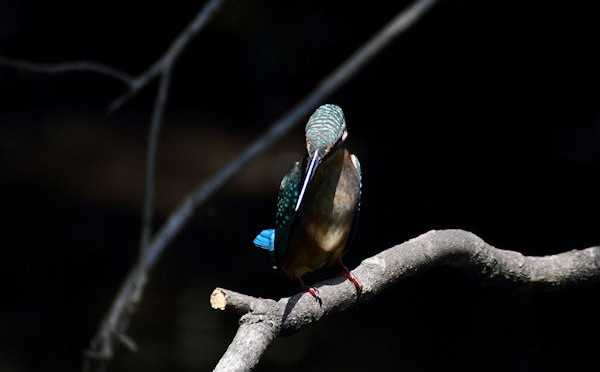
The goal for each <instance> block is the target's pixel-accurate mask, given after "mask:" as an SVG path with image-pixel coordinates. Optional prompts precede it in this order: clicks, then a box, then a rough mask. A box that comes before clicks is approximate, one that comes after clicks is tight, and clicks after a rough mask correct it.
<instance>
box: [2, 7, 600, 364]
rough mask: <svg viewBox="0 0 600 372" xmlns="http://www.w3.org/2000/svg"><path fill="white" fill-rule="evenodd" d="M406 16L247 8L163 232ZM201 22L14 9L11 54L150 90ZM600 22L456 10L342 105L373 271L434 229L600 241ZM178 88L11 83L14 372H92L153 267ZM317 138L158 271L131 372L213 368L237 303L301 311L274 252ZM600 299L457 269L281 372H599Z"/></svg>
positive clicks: (6, 253) (394, 298) (574, 11)
mask: <svg viewBox="0 0 600 372" xmlns="http://www.w3.org/2000/svg"><path fill="white" fill-rule="evenodd" d="M406 4H407V3H406V2H404V1H403V2H396V1H394V2H392V1H388V2H383V3H379V2H374V3H369V4H368V5H367V6H366V5H365V4H364V2H358V3H355V4H354V3H351V2H342V1H331V2H323V1H302V2H280V1H259V2H241V1H230V2H228V3H227V4H226V5H225V6H224V7H223V8H222V10H221V11H220V12H219V14H218V16H217V17H216V18H215V19H214V21H213V22H211V24H210V26H209V27H208V28H207V29H206V30H205V31H204V32H202V33H201V34H200V35H199V36H198V37H196V38H195V39H194V41H193V42H192V43H191V44H190V45H189V46H188V48H187V49H186V51H185V52H184V53H183V55H182V56H181V58H180V59H179V62H178V63H177V65H176V68H175V72H174V76H173V85H172V89H171V91H170V100H169V104H168V107H167V112H166V118H165V123H164V126H163V129H162V132H161V137H160V142H159V152H158V169H157V172H158V175H157V177H158V180H157V182H158V186H157V200H156V205H157V226H158V225H159V224H160V222H162V221H163V220H164V218H165V217H166V216H167V214H168V213H169V211H171V210H172V209H173V208H174V207H175V206H176V205H177V203H178V201H180V200H181V198H182V197H183V195H185V193H186V192H188V191H190V190H191V188H192V187H193V186H194V185H195V184H197V183H198V182H200V181H202V180H204V179H206V178H207V177H209V176H210V175H211V174H213V173H214V172H216V171H217V170H218V169H219V168H220V167H221V166H223V165H224V164H226V163H227V162H228V161H230V160H231V159H233V157H234V156H235V154H237V153H238V152H240V151H242V150H243V148H244V147H245V146H247V145H248V144H250V143H251V142H252V140H253V139H255V138H256V137H257V136H259V135H260V134H261V133H262V132H263V131H264V130H265V129H266V128H267V127H268V125H269V124H270V123H272V122H273V121H274V120H275V119H277V118H278V117H280V116H281V115H282V114H284V113H285V112H286V111H287V110H288V109H289V108H290V107H292V106H293V105H294V104H295V103H296V102H298V101H299V100H300V99H301V98H302V97H303V96H304V95H305V94H307V93H308V92H309V91H310V89H312V87H314V86H315V85H316V84H317V83H318V81H320V79H322V78H323V77H324V76H325V75H326V74H327V73H329V72H330V71H331V70H332V69H333V68H334V67H336V66H337V65H338V64H339V63H341V62H342V61H343V60H344V59H345V58H346V57H347V56H348V55H349V54H350V53H351V52H352V51H353V50H354V49H355V48H357V47H358V46H359V45H361V44H362V43H363V42H364V41H365V40H366V39H367V38H368V37H369V36H370V35H372V34H373V33H374V32H375V31H376V30H377V29H379V28H380V27H381V26H382V25H383V24H384V23H385V22H387V21H388V20H389V19H391V18H392V17H393V16H394V15H395V14H396V13H397V12H398V11H400V10H401V9H402V8H403V7H404V6H405V5H406ZM201 6H202V4H200V3H198V4H191V3H185V2H177V1H175V2H169V3H164V2H162V3H161V2H158V3H156V5H153V4H151V3H144V4H143V5H139V6H138V5H135V4H133V3H132V4H123V3H122V2H116V1H104V2H91V3H90V2H80V1H63V0H61V1H53V2H48V1H17V0H5V1H3V2H2V3H0V55H3V56H7V57H15V58H24V59H29V60H34V61H39V62H62V61H70V60H81V59H85V60H94V61H98V62H102V63H106V64H109V65H112V66H115V67H117V68H119V69H122V70H125V71H127V72H130V73H133V74H135V73H139V72H141V71H143V70H144V69H145V68H146V67H147V66H149V65H150V64H151V63H152V62H153V61H154V60H156V59H157V58H158V57H159V56H160V55H161V53H162V52H163V51H164V50H165V49H166V47H167V46H168V45H169V42H170V41H171V40H172V39H173V37H174V36H176V35H177V33H178V32H179V31H180V30H181V29H182V28H183V27H184V26H185V25H186V24H187V23H188V22H189V20H191V18H192V17H193V16H194V14H195V13H196V12H197V11H198V10H199V9H200V8H201ZM599 8H600V6H599V5H598V2H596V1H572V0H562V1H543V2H542V1H540V2H536V1H532V2H521V1H485V2H484V1H445V2H441V3H440V4H439V5H438V6H436V7H435V8H434V9H433V10H432V11H431V12H430V14H428V15H427V16H426V17H425V18H424V19H423V20H422V21H420V22H419V23H418V24H417V25H416V26H415V27H414V28H413V29H412V30H410V31H409V32H408V33H407V34H405V35H403V36H402V37H401V38H399V39H398V40H397V41H395V42H394V43H393V45H391V46H390V47H389V48H388V49H386V50H385V51H384V52H383V53H382V54H381V55H380V56H379V57H378V58H377V59H376V60H374V61H372V62H370V63H369V64H368V66H367V67H366V68H365V69H364V70H363V71H361V73H360V74H359V75H358V76H357V77H355V78H354V79H353V80H352V81H351V82H350V83H349V84H347V85H346V86H344V87H343V88H342V89H340V90H339V92H338V93H336V94H335V95H333V96H332V97H330V98H327V99H326V101H327V102H332V103H337V104H339V105H340V106H342V108H343V109H344V110H345V114H346V120H347V123H348V128H349V133H350V137H349V141H348V143H349V147H350V148H351V150H352V151H353V152H354V153H356V154H357V155H358V157H359V158H360V160H361V163H362V167H363V177H364V178H363V180H364V181H363V185H364V193H363V204H362V205H363V207H362V213H361V218H360V225H359V230H358V233H357V236H356V239H355V241H354V243H353V246H352V249H351V250H350V252H349V253H348V255H347V256H346V259H345V261H346V263H347V264H348V266H349V267H355V266H356V265H357V264H358V263H360V261H361V260H362V259H364V258H367V257H369V256H371V255H373V254H375V253H377V252H379V251H381V250H383V249H386V248H389V247H390V246H392V245H394V244H397V243H400V242H403V241H405V240H407V239H410V238H412V237H415V236H417V235H419V234H421V233H424V232H426V231H428V230H430V229H443V228H462V229H466V230H469V231H472V232H474V233H476V234H478V235H479V236H480V237H482V238H483V239H484V240H486V241H487V242H489V243H491V244H492V245H494V246H496V247H499V248H503V249H510V250H517V251H521V252H523V253H524V254H529V255H546V254H553V253H557V252H562V251H566V250H571V249H582V248H587V247H590V246H593V245H597V244H599V243H600V234H599V233H598V211H599V210H600V208H599V207H600V202H599V200H600V198H599V197H598V185H597V182H596V178H597V177H596V175H597V172H598V170H599V168H600V105H599V103H598V102H600V101H599V99H600V88H599V87H600V84H599V83H600V73H599V67H598V66H600V52H599V48H598V35H600V22H598V20H599V19H600V18H599V17H600V12H599V10H600V9H599ZM155 87H156V84H153V85H151V86H150V87H149V88H146V89H145V90H144V91H143V92H142V93H141V94H140V95H139V96H137V97H136V98H135V99H133V100H132V101H130V102H128V103H127V104H126V105H125V106H124V107H123V108H122V109H120V110H118V111H117V112H115V113H113V114H111V115H107V114H106V112H105V110H106V108H107V106H108V104H109V103H110V102H111V100H113V99H114V98H116V97H117V96H118V95H120V94H121V93H122V92H123V91H124V87H123V86H122V85H121V84H120V83H119V82H116V81H114V80H111V79H109V78H106V77H102V76H98V75H94V74H92V73H80V72H74V73H69V74H63V75H45V74H38V73H31V72H23V71H19V70H16V69H12V68H5V67H0V88H1V89H0V102H1V103H0V211H1V213H0V280H1V283H2V286H1V287H0V289H1V290H0V370H2V371H71V370H77V369H78V368H79V367H80V363H81V350H82V349H83V348H85V347H86V346H87V344H88V342H89V340H90V338H91V337H92V336H93V334H94V332H95V331H96V329H97V326H98V324H99V321H100V320H101V317H102V316H103V315H104V313H105V312H106V310H107V309H108V307H109V304H110V301H111V300H112V298H113V296H114V294H115V293H116V291H117V289H118V286H119V283H120V281H121V280H122V279H123V278H124V276H125V275H126V272H127V270H128V268H129V267H130V265H131V264H132V262H133V260H134V259H135V257H136V254H137V246H138V238H139V227H140V219H141V218H140V210H141V200H142V195H143V191H142V190H143V168H144V165H143V162H144V156H145V155H144V146H145V138H146V128H147V125H148V121H149V115H150V107H151V104H152V100H153V98H154V94H155V93H154V92H155ZM302 139H303V129H302V125H299V126H298V127H297V128H295V129H294V130H293V131H292V132H291V133H290V134H289V135H288V136H286V137H285V138H284V139H283V140H282V141H281V142H280V143H278V144H277V145H276V146H275V147H274V148H273V149H272V150H270V151H269V152H268V153H267V154H265V155H263V156H261V157H260V158H259V159H257V160H256V162H255V163H253V165H252V166H251V167H249V169H248V170H247V171H245V172H243V174H241V175H240V176H239V177H237V178H236V179H235V180H234V181H233V182H232V183H231V184H230V185H228V186H227V187H226V188H225V189H224V190H222V191H221V192H219V194H218V195H217V196H216V197H215V198H213V199H212V200H211V202H210V203H209V204H208V205H207V206H205V207H204V208H202V209H201V210H199V211H198V213H197V214H196V215H195V217H194V219H193V220H192V221H191V222H190V223H189V224H188V225H187V227H186V228H185V230H184V231H183V232H182V233H181V234H180V235H179V236H178V238H177V239H176V240H175V242H174V243H173V244H172V245H171V246H170V248H169V249H168V251H167V252H166V254H165V255H164V257H163V259H162V261H161V262H160V263H159V265H158V266H157V267H156V269H155V270H154V271H153V272H152V275H151V278H150V283H149V285H148V288H147V290H146V294H145V296H144V299H143V301H142V303H141V305H140V307H139V311H138V312H137V313H136V315H135V316H134V318H133V320H132V324H131V327H130V335H131V336H132V337H133V338H134V339H135V340H136V341H137V342H138V344H139V348H140V351H139V352H138V353H130V352H125V351H122V350H121V352H119V353H118V354H117V357H116V359H115V361H114V362H113V363H112V364H111V366H110V367H111V368H110V370H113V371H164V370H174V371H203V370H210V369H211V368H212V367H213V366H214V365H215V364H216V362H217V361H218V359H219V357H220V356H221V355H222V353H223V352H224V351H225V349H226V347H227V345H228V344H229V342H230V341H231V339H232V338H233V335H234V333H235V330H236V327H237V319H236V318H235V317H234V316H232V315H230V314H224V313H220V312H217V311H214V310H211V309H210V306H209V303H208V299H209V295H210V292H211V291H212V289H213V288H214V287H216V286H222V287H226V288H230V289H233V290H236V291H239V292H243V293H248V294H251V295H255V296H263V297H274V298H278V297H281V296H287V295H290V294H292V293H294V291H295V290H296V288H295V286H294V285H293V283H289V282H288V281H287V280H285V279H284V278H283V277H282V276H281V275H280V274H278V273H277V272H273V271H272V270H271V269H270V265H271V263H270V260H269V257H268V256H267V255H265V254H264V253H263V252H261V251H258V250H256V249H254V248H253V246H252V244H251V240H252V239H253V237H254V235H255V234H256V233H257V232H258V231H260V229H262V228H266V227H269V226H272V225H273V216H274V212H275V200H276V192H277V187H278V183H279V179H280V178H281V176H282V175H283V174H284V172H285V171H286V169H287V168H288V167H289V166H290V165H291V163H292V161H294V160H295V159H297V158H299V157H300V156H301V153H302V151H303V144H302ZM599 289H600V287H599V286H598V284H595V285H589V286H586V287H582V288H577V289H570V290H564V291H561V292H552V293H523V292H515V291H514V290H513V289H511V288H510V287H497V286H490V285H484V284H481V283H479V282H478V281H477V280H475V279H473V278H470V277H468V276H467V275H465V274H464V273H462V272H458V271H455V270H450V269H436V270H433V271H431V272H428V273H426V274H425V275H422V276H419V277H415V278H410V279H408V280H404V281H402V282H401V283H398V284H397V285H395V286H393V287H392V288H390V289H388V290H387V291H386V292H385V293H383V294H382V295H381V296H379V297H378V298H376V299H374V300H372V301H371V302H370V303H368V304H363V305H361V306H359V307H357V308H354V309H350V310H348V311H346V312H344V313H342V314H336V315H334V316H332V317H331V318H329V319H327V320H326V321H324V322H322V323H320V324H318V325H315V326H313V327H310V328H308V329H305V330H302V331H301V332H299V333H298V334H296V335H293V336H291V337H287V338H280V339H278V340H277V341H276V342H275V344H274V345H273V346H272V347H271V348H270V349H269V351H268V352H267V354H266V355H265V356H264V358H263V361H262V363H261V364H260V366H259V367H258V369H257V370H259V371H279V370H288V371H343V370H344V371H347V370H357V371H358V370H380V371H396V370H403V371H481V370H486V371H598V370H600V353H599V352H598V342H597V337H598V334H600V322H599V321H598V319H599V318H598V314H600V301H598V294H599V292H598V290H599Z"/></svg>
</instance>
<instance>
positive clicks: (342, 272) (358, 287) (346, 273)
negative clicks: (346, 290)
mask: <svg viewBox="0 0 600 372" xmlns="http://www.w3.org/2000/svg"><path fill="white" fill-rule="evenodd" d="M340 275H341V276H343V277H344V278H346V279H348V280H349V281H351V282H352V283H353V284H354V286H355V287H356V292H358V295H359V296H360V294H361V293H362V284H360V282H359V281H358V279H356V277H355V276H354V274H352V273H351V272H350V270H348V268H347V267H346V265H344V264H343V263H342V262H340Z"/></svg>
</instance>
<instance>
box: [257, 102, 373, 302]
mask: <svg viewBox="0 0 600 372" xmlns="http://www.w3.org/2000/svg"><path fill="white" fill-rule="evenodd" d="M305 133H306V151H307V153H306V154H305V155H304V156H303V158H302V160H301V161H299V162H296V163H295V164H294V166H293V167H292V169H291V170H290V171H289V172H288V173H287V174H286V175H285V176H284V177H283V179H282V180H281V184H280V187H279V195H278V198H277V211H276V215H275V229H266V230H263V231H261V233H260V234H259V235H258V236H257V237H256V238H255V239H254V245H255V246H257V247H259V248H263V249H266V250H268V251H269V252H271V254H272V256H273V258H274V261H275V264H276V266H275V268H277V267H279V268H280V269H281V271H283V273H284V274H285V275H286V276H288V277H290V278H292V279H294V280H296V281H297V282H298V284H299V285H300V287H301V288H302V290H304V291H306V292H308V293H310V294H311V295H312V296H313V297H315V299H317V301H319V302H321V299H320V297H319V295H318V293H319V291H318V289H317V288H314V287H308V286H306V285H305V284H304V281H303V280H302V276H303V275H305V274H307V273H310V272H313V271H316V270H319V269H321V268H326V267H330V268H337V269H338V270H339V274H340V275H341V276H344V277H345V278H347V279H348V280H350V281H351V282H352V283H353V284H354V286H355V287H356V289H357V293H358V294H360V293H361V290H362V285H361V284H360V282H359V281H358V279H357V278H356V277H355V276H354V275H353V274H352V273H351V272H350V271H349V270H348V268H346V266H345V265H344V263H343V262H342V256H343V254H344V252H345V249H346V245H347V243H348V240H349V238H350V236H351V235H352V232H353V231H354V229H355V228H356V223H357V219H358V211H359V207H360V197H361V170H360V163H359V161H358V158H357V157H356V156H354V155H353V154H351V153H350V152H349V151H348V150H347V149H346V148H345V146H344V145H345V142H346V139H347V138H348V131H347V129H346V121H345V119H344V112H343V111H342V109H341V108H340V107H339V106H336V105H332V104H325V105H322V106H320V107H319V108H318V109H317V110H316V111H315V112H314V113H313V114H312V116H311V117H310V118H309V120H308V123H307V124H306V129H305Z"/></svg>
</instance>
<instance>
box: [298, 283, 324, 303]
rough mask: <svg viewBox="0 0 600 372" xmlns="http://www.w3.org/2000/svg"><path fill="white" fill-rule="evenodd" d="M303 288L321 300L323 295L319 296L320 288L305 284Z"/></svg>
mask: <svg viewBox="0 0 600 372" xmlns="http://www.w3.org/2000/svg"><path fill="white" fill-rule="evenodd" d="M302 290H303V291H304V292H308V293H310V294H311V296H313V297H314V298H316V299H317V301H319V302H321V297H319V290H318V289H317V288H315V287H307V286H303V287H302Z"/></svg>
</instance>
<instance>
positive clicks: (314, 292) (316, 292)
mask: <svg viewBox="0 0 600 372" xmlns="http://www.w3.org/2000/svg"><path fill="white" fill-rule="evenodd" d="M295 279H296V281H297V282H298V284H300V288H302V290H303V291H304V292H308V293H310V295H311V296H313V297H314V298H315V300H317V302H319V305H320V304H321V303H323V301H321V297H319V290H318V289H317V288H315V287H308V286H306V285H305V284H304V280H302V278H301V277H300V275H296V277H295Z"/></svg>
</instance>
